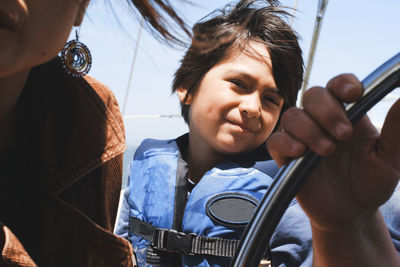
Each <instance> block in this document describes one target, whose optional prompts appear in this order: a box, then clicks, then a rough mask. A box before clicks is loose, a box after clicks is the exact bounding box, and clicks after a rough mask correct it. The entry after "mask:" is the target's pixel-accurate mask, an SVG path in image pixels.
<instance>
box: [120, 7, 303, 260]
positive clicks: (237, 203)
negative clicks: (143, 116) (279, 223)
mask: <svg viewBox="0 0 400 267" xmlns="http://www.w3.org/2000/svg"><path fill="white" fill-rule="evenodd" d="M268 3H269V5H265V3H263V2H262V1H259V2H258V1H240V2H239V3H238V4H237V5H236V6H235V7H234V8H229V7H227V8H226V9H224V10H222V11H221V12H220V14H218V15H215V16H214V17H212V18H208V19H207V18H206V19H205V21H202V22H199V23H197V24H196V25H194V27H193V32H194V38H193V42H192V45H191V47H190V48H189V49H188V50H187V52H186V54H185V56H184V58H183V60H182V63H181V66H180V68H179V69H178V70H177V72H176V74H175V79H174V83H173V92H177V94H178V96H179V99H180V102H181V107H182V115H183V117H184V119H185V121H186V122H187V123H188V125H189V133H188V134H186V135H184V136H181V137H179V138H177V139H175V140H169V141H156V140H145V141H144V142H143V143H142V145H141V146H140V147H139V148H138V149H137V151H136V153H135V157H134V160H133V163H132V165H131V175H130V178H129V184H128V187H127V190H126V194H125V199H124V206H123V207H122V211H121V217H120V219H119V222H118V226H117V228H116V231H115V232H116V234H118V235H122V236H124V237H126V238H128V237H129V240H130V242H131V243H132V245H133V249H134V252H135V255H136V259H137V263H138V266H147V264H155V265H158V264H162V265H163V266H179V265H181V261H182V264H183V265H184V266H187V265H190V266H192V265H196V266H209V265H211V266H216V265H223V266H226V265H228V264H229V261H230V259H231V258H230V257H232V256H233V252H234V251H235V249H236V248H237V245H238V241H237V240H238V239H240V235H241V233H242V231H243V228H244V227H245V225H246V223H247V222H248V221H249V220H250V219H251V216H252V214H253V211H254V208H255V207H256V205H257V202H258V201H260V200H261V198H262V195H263V194H264V193H265V190H266V189H267V187H268V185H269V184H270V183H271V181H272V179H271V177H270V176H272V175H273V172H274V171H275V169H273V168H274V167H275V166H274V165H272V167H271V166H261V169H260V167H258V165H259V164H257V162H258V161H261V160H264V161H265V160H268V159H269V156H268V153H267V151H266V148H265V141H266V139H267V138H268V136H269V135H270V134H271V133H272V131H273V130H274V129H275V128H276V125H277V122H278V120H279V117H280V114H281V112H282V111H283V110H285V109H287V108H288V107H290V106H293V105H295V103H296V96H297V92H298V89H299V88H300V85H301V80H302V75H303V61H302V57H301V50H300V47H299V44H298V41H297V36H296V35H295V34H294V32H293V31H292V29H291V28H290V27H289V26H288V25H287V24H286V22H285V21H284V20H283V19H282V18H281V16H284V15H286V12H284V11H283V10H281V9H279V8H278V7H277V5H276V3H275V1H268ZM257 4H261V5H257ZM287 73H290V74H291V75H286V74H287ZM265 168H267V170H265ZM260 170H261V171H260ZM265 171H266V172H267V173H264V172H265ZM268 173H269V175H268ZM226 211H232V212H226ZM161 228H166V229H174V230H177V231H179V232H185V233H194V234H195V235H193V234H192V235H184V234H179V233H178V234H176V233H171V231H166V232H165V231H164V230H161ZM162 235H163V236H162ZM167 235H168V237H165V236H167ZM155 236H157V237H159V238H156V239H157V240H155V239H154V238H155ZM161 239H162V240H161ZM160 240H161V241H160ZM196 242H197V243H196ZM156 243H157V244H156ZM194 244H196V245H194ZM177 252H184V253H177ZM189 254H190V255H189ZM181 255H182V256H181Z"/></svg>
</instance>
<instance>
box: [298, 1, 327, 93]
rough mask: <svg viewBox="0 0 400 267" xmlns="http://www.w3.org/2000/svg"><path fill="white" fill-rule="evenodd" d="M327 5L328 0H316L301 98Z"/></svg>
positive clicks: (305, 87)
mask: <svg viewBox="0 0 400 267" xmlns="http://www.w3.org/2000/svg"><path fill="white" fill-rule="evenodd" d="M327 5H328V0H319V1H318V11H317V17H316V19H315V24H314V32H313V36H312V41H311V47H310V52H309V54H308V59H307V65H306V70H305V74H304V80H303V84H302V86H301V98H303V95H304V92H305V91H306V90H307V87H308V81H309V79H310V73H311V69H312V65H313V61H314V54H315V50H316V48H317V43H318V38H319V33H320V30H321V25H322V20H323V18H324V15H325V10H326V6H327Z"/></svg>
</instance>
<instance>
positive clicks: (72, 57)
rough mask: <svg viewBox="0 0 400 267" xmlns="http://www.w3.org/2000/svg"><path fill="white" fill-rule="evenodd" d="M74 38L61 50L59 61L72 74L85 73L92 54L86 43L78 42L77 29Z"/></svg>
mask: <svg viewBox="0 0 400 267" xmlns="http://www.w3.org/2000/svg"><path fill="white" fill-rule="evenodd" d="M75 36H76V38H75V40H71V41H69V42H68V43H66V45H65V46H64V48H63V49H62V50H61V63H62V66H63V68H64V69H65V71H66V72H67V73H68V74H70V75H72V76H74V77H79V76H84V75H86V74H87V73H88V72H89V70H90V67H91V66H92V55H91V54H90V51H89V48H87V46H86V45H84V44H83V43H81V42H79V35H78V30H75Z"/></svg>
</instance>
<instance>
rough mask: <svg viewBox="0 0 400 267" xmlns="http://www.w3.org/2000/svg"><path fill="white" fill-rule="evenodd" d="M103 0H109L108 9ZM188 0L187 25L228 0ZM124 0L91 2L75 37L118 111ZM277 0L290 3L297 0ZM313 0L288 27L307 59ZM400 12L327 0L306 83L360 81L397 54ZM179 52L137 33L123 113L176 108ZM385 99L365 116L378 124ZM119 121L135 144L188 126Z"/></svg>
mask: <svg viewBox="0 0 400 267" xmlns="http://www.w3.org/2000/svg"><path fill="white" fill-rule="evenodd" d="M109 2H113V4H112V6H113V8H114V11H112V9H111V8H110V4H108V3H109ZM171 2H176V1H171ZM193 2H197V3H200V4H197V6H189V5H185V6H179V8H180V9H179V10H180V11H181V14H183V15H184V16H185V17H186V19H187V20H188V22H189V24H192V23H193V22H195V21H197V20H198V19H200V18H202V17H203V16H205V15H206V14H208V13H209V12H211V11H212V10H213V9H215V8H218V7H222V6H223V5H224V4H226V3H227V1H223V0H203V1H193ZM124 3H125V0H112V1H111V0H109V1H107V0H92V1H91V4H90V6H89V10H88V13H87V17H86V19H85V21H84V23H83V25H82V27H81V29H80V40H81V41H83V42H84V43H85V44H86V45H87V46H88V47H89V48H90V50H91V52H92V57H93V66H92V70H91V72H90V75H91V76H93V77H95V78H97V79H98V80H100V81H102V82H104V83H105V84H107V85H108V86H109V87H110V88H111V89H112V90H113V92H114V93H115V95H116V96H117V99H118V101H119V103H120V107H121V109H122V108H123V103H124V97H125V94H126V90H127V89H128V88H127V85H128V78H129V73H130V70H131V65H132V59H133V52H134V50H135V44H136V38H137V34H138V30H139V23H138V21H137V19H136V18H135V16H134V15H133V13H130V12H129V8H128V7H127V6H126V5H125V4H124ZM281 3H282V4H284V5H287V6H290V7H292V6H293V5H294V3H295V1H294V0H284V1H281ZM317 6H318V0H298V5H297V9H298V10H297V11H296V13H295V16H296V18H295V20H294V23H293V27H294V28H295V30H296V31H297V32H298V34H299V35H300V37H301V40H300V44H301V47H302V49H303V54H304V59H305V61H306V60H307V57H308V51H309V47H310V42H311V37H312V32H313V28H314V21H315V17H316V11H317ZM399 12H400V1H399V0H381V1H377V0H329V2H328V5H327V9H326V12H325V17H324V20H323V23H322V28H321V33H320V38H319V41H318V47H317V51H316V54H315V61H314V65H313V68H312V74H311V77H310V85H324V84H326V82H327V81H328V80H329V79H330V78H331V77H333V76H334V75H337V74H339V73H343V72H352V73H354V74H356V76H357V77H359V78H360V79H363V78H364V77H365V76H366V75H367V74H368V73H370V72H371V71H372V70H374V69H375V68H376V67H378V66H379V65H380V64H382V63H383V62H384V61H386V60H387V59H389V58H390V57H392V56H393V55H395V54H396V53H398V52H400V16H399ZM116 18H118V19H116ZM71 37H72V36H71ZM182 55H183V50H182V49H181V50H176V49H175V50H174V49H170V48H168V47H165V46H163V45H161V44H159V43H158V42H157V41H156V40H155V39H154V38H153V37H151V35H149V34H148V33H147V32H145V31H143V34H142V36H141V39H140V44H139V48H138V54H137V59H136V64H135V68H134V72H133V79H132V83H131V87H130V88H129V90H130V93H129V98H128V99H127V100H128V101H127V103H128V104H127V106H126V110H125V114H124V115H126V116H129V115H142V114H165V115H166V114H179V105H178V100H177V97H176V96H175V95H171V93H170V87H171V82H172V77H173V73H174V72H175V70H176V69H177V67H178V63H179V60H180V58H181V57H182ZM395 94H396V95H399V93H398V92H396V93H395ZM389 105H390V102H388V101H386V102H384V103H383V104H380V107H379V108H378V111H379V112H377V113H375V114H377V115H371V116H372V118H373V120H374V122H375V123H376V124H377V125H380V124H381V122H382V120H383V117H384V116H383V115H382V113H383V111H382V110H383V109H384V108H387V107H388V106H389ZM125 126H126V133H127V140H128V144H129V145H136V144H138V143H139V142H140V141H141V140H142V139H143V138H146V137H153V138H162V139H166V138H173V137H176V136H178V135H180V134H182V133H184V132H185V131H186V130H187V128H186V126H185V124H184V123H183V119H181V118H158V119H144V118H141V119H126V120H125Z"/></svg>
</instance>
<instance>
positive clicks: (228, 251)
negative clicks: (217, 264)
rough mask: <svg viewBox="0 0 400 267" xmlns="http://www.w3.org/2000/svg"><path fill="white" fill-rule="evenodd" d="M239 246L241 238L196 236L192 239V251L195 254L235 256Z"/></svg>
mask: <svg viewBox="0 0 400 267" xmlns="http://www.w3.org/2000/svg"><path fill="white" fill-rule="evenodd" d="M238 247H239V240H234V239H223V238H218V237H206V236H195V237H194V238H193V241H192V250H191V252H192V253H193V254H202V255H213V256H220V257H233V256H234V255H235V252H236V250H237V248H238Z"/></svg>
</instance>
